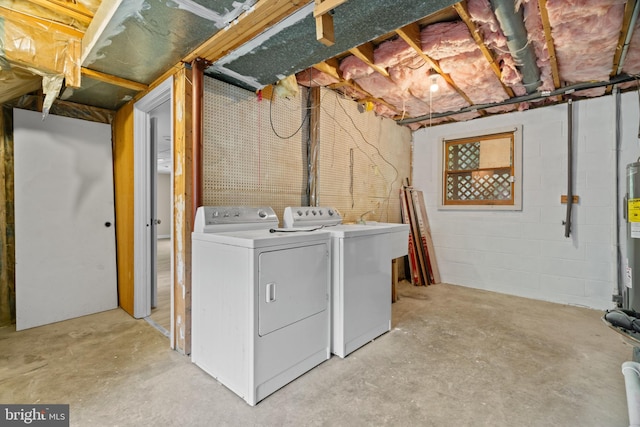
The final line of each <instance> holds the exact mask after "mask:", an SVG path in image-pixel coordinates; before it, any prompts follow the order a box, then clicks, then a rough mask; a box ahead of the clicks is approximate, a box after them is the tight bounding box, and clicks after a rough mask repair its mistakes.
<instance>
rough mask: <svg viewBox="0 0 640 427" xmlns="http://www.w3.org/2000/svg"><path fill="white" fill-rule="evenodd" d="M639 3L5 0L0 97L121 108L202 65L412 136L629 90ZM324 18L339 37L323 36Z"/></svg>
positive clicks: (637, 59)
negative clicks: (339, 100)
mask: <svg viewBox="0 0 640 427" xmlns="http://www.w3.org/2000/svg"><path fill="white" fill-rule="evenodd" d="M323 8H324V10H329V12H327V13H325V14H321V13H320V9H323ZM639 9H640V8H639V5H638V2H637V0H629V1H624V0H521V1H516V2H514V1H513V0H491V1H489V0H468V1H463V2H458V3H455V2H453V1H447V0H396V1H395V2H393V5H392V6H390V5H389V2H387V1H385V0H347V1H345V0H342V1H341V0H324V1H322V0H321V1H317V2H313V1H294V0H290V1H284V0H260V1H257V0H245V1H233V0H209V1H207V0H103V1H99V0H0V67H1V68H2V69H1V71H0V102H5V101H8V100H11V99H13V98H16V97H19V96H21V95H23V94H26V93H30V92H33V91H36V90H38V89H40V88H42V90H43V92H44V94H45V95H47V97H46V101H45V105H44V108H45V109H46V108H48V106H49V105H50V103H51V102H53V101H54V99H58V101H57V102H60V101H66V102H71V103H77V104H83V105H92V106H96V107H101V108H105V109H109V110H115V109H117V108H119V107H120V106H122V105H123V104H124V103H125V102H127V101H128V100H130V99H131V98H132V97H133V96H135V94H136V93H138V92H140V91H143V90H145V89H146V88H147V87H148V85H149V84H151V83H153V82H154V81H155V80H156V79H158V78H160V77H161V76H162V75H164V74H165V73H166V72H168V71H170V70H171V69H172V68H173V67H175V66H177V65H179V64H180V63H181V62H187V63H190V62H191V61H193V60H194V59H196V58H202V59H204V60H206V61H207V63H208V66H207V68H206V70H205V72H206V73H207V74H208V75H210V76H213V77H215V78H218V79H221V80H224V81H226V82H229V83H231V84H234V85H237V86H240V87H243V88H245V89H249V90H252V91H255V90H259V89H262V88H264V87H265V86H267V85H271V84H274V83H276V82H277V81H279V80H281V79H284V78H286V77H287V76H292V75H296V77H297V81H298V83H300V84H302V85H305V86H327V87H330V88H331V89H333V90H336V91H338V92H340V93H342V94H343V95H344V96H346V97H348V98H351V99H354V100H356V101H358V102H359V103H360V104H361V105H362V107H363V109H368V110H373V111H375V112H376V113H377V114H379V115H381V116H384V117H389V118H393V119H394V120H397V121H398V122H399V123H400V124H403V125H407V126H410V127H411V128H412V129H416V128H419V127H422V126H428V125H435V124H438V123H444V122H449V121H461V120H469V119H473V118H476V117H481V116H486V115H490V114H499V113H503V112H508V111H514V110H525V109H528V108H533V107H536V106H540V105H548V104H551V103H558V102H564V101H566V99H567V98H568V97H572V98H580V97H594V96H602V95H605V94H607V93H610V92H611V90H612V89H613V88H614V87H615V86H619V87H620V88H622V89H626V88H630V87H631V88H635V87H636V82H635V79H634V76H635V75H637V74H640V31H638V26H640V23H638V22H637V16H638V12H639ZM314 12H315V15H317V16H314ZM324 18H327V19H329V21H332V24H333V34H332V38H333V40H326V39H324V38H323V37H321V36H322V35H323V34H321V35H317V31H319V30H318V28H317V22H318V21H319V20H321V19H324ZM322 22H326V21H324V20H322ZM318 25H319V24H318ZM325 29H326V28H325ZM318 38H321V39H323V40H322V42H321V41H319V40H318ZM330 38H331V37H330ZM436 89H437V90H436Z"/></svg>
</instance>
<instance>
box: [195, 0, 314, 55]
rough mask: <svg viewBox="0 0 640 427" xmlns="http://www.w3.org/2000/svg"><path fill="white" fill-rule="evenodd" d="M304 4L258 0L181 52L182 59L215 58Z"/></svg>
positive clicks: (304, 3)
mask: <svg viewBox="0 0 640 427" xmlns="http://www.w3.org/2000/svg"><path fill="white" fill-rule="evenodd" d="M306 5H307V3H306V2H303V1H298V2H293V1H291V0H262V1H259V2H258V3H256V5H255V6H254V8H253V11H252V12H251V13H246V12H245V13H243V14H242V15H240V16H239V17H238V18H237V20H236V22H234V25H232V26H230V27H229V28H227V29H225V30H223V31H218V32H217V33H216V34H215V35H214V36H213V37H211V38H210V39H209V40H207V41H205V42H204V43H202V44H201V45H200V46H198V47H197V48H196V49H194V50H193V51H192V52H191V53H190V54H188V55H187V56H185V57H184V58H183V61H184V62H187V63H190V62H192V61H193V60H194V59H196V58H198V57H200V58H203V59H206V60H207V61H210V62H214V61H217V60H218V59H220V58H222V57H223V56H225V55H227V54H228V53H229V52H231V51H233V50H234V49H236V48H238V47H239V46H241V45H243V44H245V43H246V42H248V41H249V40H251V39H253V38H254V37H256V36H257V35H258V34H260V33H262V32H263V31H265V30H266V29H267V28H269V27H271V26H273V25H275V24H277V23H278V22H280V21H282V20H283V19H284V18H286V17H287V16H289V15H291V14H292V13H294V12H295V11H297V10H299V9H302V8H303V7H305V6H306Z"/></svg>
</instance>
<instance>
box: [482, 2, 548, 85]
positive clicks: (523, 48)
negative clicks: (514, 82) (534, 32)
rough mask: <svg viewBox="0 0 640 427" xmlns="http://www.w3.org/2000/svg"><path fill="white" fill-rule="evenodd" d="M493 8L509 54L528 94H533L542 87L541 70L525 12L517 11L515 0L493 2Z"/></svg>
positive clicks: (520, 9) (519, 9)
mask: <svg viewBox="0 0 640 427" xmlns="http://www.w3.org/2000/svg"><path fill="white" fill-rule="evenodd" d="M491 6H492V7H493V12H494V13H495V15H496V18H497V19H498V22H499V23H500V27H501V28H502V32H503V33H504V35H505V37H506V38H507V47H508V48H509V52H510V53H511V56H512V57H513V59H514V61H515V63H516V67H517V68H518V71H520V73H521V74H522V84H523V86H524V87H525V88H526V89H527V93H532V92H534V91H535V90H536V89H538V87H539V86H540V83H541V81H540V70H539V69H538V64H537V63H536V54H535V52H534V50H533V46H532V45H531V44H530V43H529V39H528V32H527V28H526V27H525V26H524V12H523V10H522V8H518V10H516V7H515V5H514V2H513V0H491Z"/></svg>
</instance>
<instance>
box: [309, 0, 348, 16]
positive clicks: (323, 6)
mask: <svg viewBox="0 0 640 427" xmlns="http://www.w3.org/2000/svg"><path fill="white" fill-rule="evenodd" d="M346 1H347V0H315V2H316V6H315V8H314V9H313V17H314V18H316V17H318V16H321V15H325V14H328V13H329V12H331V11H332V10H333V9H335V8H336V7H338V6H340V5H341V4H342V3H345V2H346Z"/></svg>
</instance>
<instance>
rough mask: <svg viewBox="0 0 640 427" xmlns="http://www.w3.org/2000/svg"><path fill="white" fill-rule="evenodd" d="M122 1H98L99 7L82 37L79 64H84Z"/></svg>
mask: <svg viewBox="0 0 640 427" xmlns="http://www.w3.org/2000/svg"><path fill="white" fill-rule="evenodd" d="M122 1H123V0H102V2H101V3H100V7H99V8H98V10H97V11H96V13H95V15H94V17H93V19H92V20H91V23H90V24H89V27H87V31H86V33H85V35H84V38H83V39H82V57H81V64H84V60H85V59H86V58H87V56H88V55H89V52H91V50H92V49H93V48H94V46H95V45H96V43H98V40H99V39H100V36H101V35H102V33H103V32H104V30H105V28H106V27H107V25H108V24H109V21H110V20H111V18H113V15H115V13H116V10H117V9H118V7H119V6H120V4H121V3H122Z"/></svg>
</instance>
